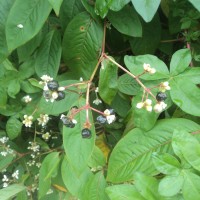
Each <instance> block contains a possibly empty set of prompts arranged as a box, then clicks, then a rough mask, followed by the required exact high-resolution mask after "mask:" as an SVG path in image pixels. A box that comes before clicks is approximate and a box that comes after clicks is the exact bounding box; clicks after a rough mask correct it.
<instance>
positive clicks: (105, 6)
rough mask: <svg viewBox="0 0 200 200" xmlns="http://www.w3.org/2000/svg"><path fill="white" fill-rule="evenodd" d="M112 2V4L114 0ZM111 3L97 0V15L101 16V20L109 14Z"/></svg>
mask: <svg viewBox="0 0 200 200" xmlns="http://www.w3.org/2000/svg"><path fill="white" fill-rule="evenodd" d="M110 2H112V0H111V1H110ZM110 2H109V1H107V0H96V2H95V12H96V14H97V15H100V16H101V18H104V17H105V16H106V15H107V13H108V10H109V3H110Z"/></svg>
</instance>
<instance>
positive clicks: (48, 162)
mask: <svg viewBox="0 0 200 200" xmlns="http://www.w3.org/2000/svg"><path fill="white" fill-rule="evenodd" d="M59 162H60V158H59V152H53V153H50V154H48V155H47V156H46V157H45V159H44V160H43V162H42V166H41V168H40V174H39V199H40V198H41V197H43V196H45V195H46V193H47V192H48V190H49V188H50V186H51V178H52V177H55V176H56V174H57V171H58V166H59V165H58V164H59Z"/></svg>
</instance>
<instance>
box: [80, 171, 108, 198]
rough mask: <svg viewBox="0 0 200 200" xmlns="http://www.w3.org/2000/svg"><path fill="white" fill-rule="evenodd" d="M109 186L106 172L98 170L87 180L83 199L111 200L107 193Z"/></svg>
mask: <svg viewBox="0 0 200 200" xmlns="http://www.w3.org/2000/svg"><path fill="white" fill-rule="evenodd" d="M106 186H107V183H106V180H105V178H104V174H103V172H102V171H100V172H97V173H96V174H95V175H94V176H93V177H91V178H90V180H88V181H87V183H86V184H85V187H84V193H83V196H82V197H81V199H82V200H88V199H90V200H109V199H108V196H107V194H106V193H105V188H106Z"/></svg>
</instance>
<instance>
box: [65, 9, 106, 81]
mask: <svg viewBox="0 0 200 200" xmlns="http://www.w3.org/2000/svg"><path fill="white" fill-rule="evenodd" d="M102 39H103V27H102V25H100V24H98V23H97V22H95V21H94V20H93V19H92V18H91V17H90V15H88V14H87V13H86V12H83V13H80V14H78V15H77V16H75V17H74V18H73V20H72V21H71V22H70V23H69V25H68V26H67V29H66V31H65V34H64V39H63V57H64V60H65V63H66V64H67V66H68V67H69V68H70V69H71V70H72V71H73V72H74V73H75V74H76V76H77V78H78V79H79V78H80V77H83V78H84V79H88V78H89V77H90V75H91V74H92V71H93V70H94V68H95V65H96V64H97V61H98V56H99V53H100V51H101V43H102Z"/></svg>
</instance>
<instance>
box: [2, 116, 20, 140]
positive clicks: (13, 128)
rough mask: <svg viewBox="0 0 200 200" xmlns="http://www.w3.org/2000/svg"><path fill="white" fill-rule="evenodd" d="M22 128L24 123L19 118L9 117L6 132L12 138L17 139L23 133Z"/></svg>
mask: <svg viewBox="0 0 200 200" xmlns="http://www.w3.org/2000/svg"><path fill="white" fill-rule="evenodd" d="M21 129H22V123H21V122H20V121H19V120H18V119H16V118H15V117H11V118H9V120H8V121H7V123H6V132H7V134H8V137H9V138H10V139H11V140H12V139H15V138H16V137H17V136H18V135H19V134H20V133H21Z"/></svg>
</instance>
